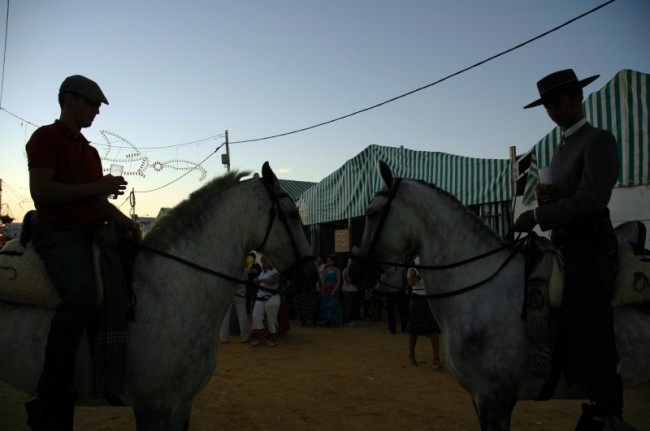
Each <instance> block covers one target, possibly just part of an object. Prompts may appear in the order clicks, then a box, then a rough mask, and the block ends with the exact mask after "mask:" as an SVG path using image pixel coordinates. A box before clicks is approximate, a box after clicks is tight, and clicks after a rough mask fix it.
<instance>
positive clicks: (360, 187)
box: [297, 145, 511, 225]
mask: <svg viewBox="0 0 650 431" xmlns="http://www.w3.org/2000/svg"><path fill="white" fill-rule="evenodd" d="M379 160H383V161H384V162H386V163H387V164H388V166H390V168H391V169H392V170H393V172H394V173H395V176H397V177H402V178H413V179H418V180H423V181H426V182H428V183H433V184H436V185H438V186H439V187H441V188H442V189H444V190H446V191H448V192H450V193H452V194H453V195H455V196H456V197H457V198H458V199H459V200H460V201H461V202H463V203H464V204H465V205H479V204H484V203H493V202H502V201H509V200H510V199H511V189H510V187H511V186H510V162H509V160H507V159H477V158H471V157H462V156H456V155H452V154H445V153H433V152H426V151H415V150H409V149H407V148H403V147H400V148H394V147H382V146H378V145H371V146H369V147H367V148H366V149H365V150H363V151H362V152H361V153H359V154H358V155H357V156H355V157H354V158H352V159H350V160H348V161H347V162H346V163H345V164H344V165H343V166H342V167H341V168H339V169H338V170H336V171H335V172H333V173H332V174H330V175H329V176H327V177H326V178H324V179H323V180H322V181H321V182H319V183H318V184H316V185H315V186H313V187H311V188H309V189H308V190H307V191H305V192H304V193H303V194H302V195H301V196H300V198H299V199H298V202H297V205H298V208H299V210H300V215H301V217H302V221H303V223H304V224H305V225H313V224H318V223H327V222H331V221H336V220H346V219H348V218H354V217H359V216H362V215H364V214H365V212H366V208H367V206H368V204H369V203H370V201H371V200H372V198H373V196H374V194H375V192H377V191H378V190H379V189H380V187H381V178H380V176H379V172H378V169H377V162H378V161H379Z"/></svg>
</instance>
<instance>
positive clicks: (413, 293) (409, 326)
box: [220, 252, 444, 370]
mask: <svg viewBox="0 0 650 431" xmlns="http://www.w3.org/2000/svg"><path fill="white" fill-rule="evenodd" d="M337 260H338V259H337V256H336V255H332V256H327V257H325V258H323V257H322V256H318V257H317V258H316V262H315V263H316V265H317V267H318V272H319V275H320V276H319V279H318V281H317V282H316V283H315V284H314V285H313V286H298V287H297V288H296V289H290V288H288V287H289V286H288V285H287V284H288V282H287V280H285V279H284V278H283V277H282V275H281V274H280V273H279V272H278V271H277V270H275V269H274V268H273V266H272V263H271V262H269V260H268V259H267V258H266V257H264V256H262V255H257V254H256V253H255V252H250V253H249V254H248V256H247V257H246V262H245V269H244V273H243V274H242V281H243V283H242V284H241V285H240V286H239V288H238V289H237V292H236V293H235V297H234V299H233V303H232V305H231V307H229V309H228V311H227V313H226V316H225V318H224V320H223V324H222V326H221V331H220V340H221V342H222V343H227V342H229V339H230V335H231V334H232V335H234V334H237V335H239V337H240V340H241V342H242V343H246V342H249V343H250V345H251V346H252V347H258V346H260V345H261V344H262V343H266V344H267V345H268V346H270V347H275V346H277V342H278V336H279V335H280V334H282V333H284V332H287V331H288V330H289V329H290V323H289V321H290V320H291V319H293V320H296V321H298V322H299V324H300V325H301V326H318V325H323V326H327V327H331V328H335V327H341V326H348V327H350V326H355V325H356V323H357V321H360V320H367V321H373V322H379V321H385V322H386V325H387V329H388V331H389V332H390V333H391V334H396V333H397V332H398V331H397V328H398V326H397V323H398V322H399V329H400V332H401V333H408V335H409V342H408V346H409V361H410V363H411V365H414V366H417V365H419V362H418V361H417V360H416V359H415V346H416V343H417V339H418V337H419V336H424V337H427V338H429V341H430V343H431V349H432V353H433V360H432V364H433V366H434V368H436V369H440V370H441V369H444V366H443V365H442V361H441V359H440V340H439V334H440V327H439V326H438V323H437V322H436V320H435V318H434V317H433V314H432V312H431V309H430V307H429V304H428V301H427V300H426V293H425V288H424V281H423V280H422V277H421V275H420V272H419V271H418V269H417V268H416V267H411V268H408V270H405V268H404V267H402V266H395V267H390V268H387V269H386V270H385V271H384V272H383V273H382V274H381V277H380V279H379V280H378V282H377V283H376V285H374V286H371V287H365V288H363V289H360V288H358V287H357V286H355V285H354V284H353V283H352V280H351V279H350V276H349V274H348V267H349V264H350V260H349V259H348V260H347V262H345V267H344V268H343V269H340V268H339V266H338V263H337ZM258 262H259V263H258ZM414 263H415V262H414ZM233 310H235V313H232V311H233ZM249 316H250V318H249ZM249 319H250V320H251V321H252V329H251V325H249Z"/></svg>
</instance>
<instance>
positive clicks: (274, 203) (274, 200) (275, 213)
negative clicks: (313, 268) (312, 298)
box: [254, 181, 314, 278]
mask: <svg viewBox="0 0 650 431" xmlns="http://www.w3.org/2000/svg"><path fill="white" fill-rule="evenodd" d="M262 184H263V185H264V188H265V189H266V191H267V193H268V195H269V197H270V198H271V208H269V216H270V220H269V224H268V226H267V228H266V233H265V234H264V239H262V242H261V243H260V245H259V246H257V247H256V248H255V249H254V250H257V251H262V250H264V247H265V246H266V243H267V241H268V239H269V235H270V234H271V229H272V228H273V223H274V222H275V219H276V218H278V219H280V221H281V222H282V225H283V226H284V230H285V231H286V232H287V235H288V236H289V240H290V241H291V247H292V248H293V251H294V254H295V255H296V260H295V261H294V263H293V265H291V266H290V267H289V268H287V269H285V270H283V271H280V272H281V273H282V274H283V275H285V276H287V277H288V278H290V277H291V275H292V274H293V272H294V271H295V269H296V267H298V266H301V265H303V264H305V263H306V262H308V261H313V259H314V257H313V256H302V255H301V254H300V249H299V248H298V243H297V242H296V239H295V238H294V236H293V235H292V234H291V227H290V226H289V221H288V220H287V215H286V214H285V213H284V212H282V211H281V210H280V208H279V207H278V202H279V200H280V199H292V198H291V196H290V195H289V194H288V193H287V192H281V193H276V192H274V191H273V189H272V188H271V186H270V185H269V184H267V182H266V181H262Z"/></svg>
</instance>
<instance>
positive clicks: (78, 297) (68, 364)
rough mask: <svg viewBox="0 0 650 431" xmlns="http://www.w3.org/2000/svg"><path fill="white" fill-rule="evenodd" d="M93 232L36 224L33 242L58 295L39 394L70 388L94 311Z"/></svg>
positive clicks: (61, 391) (64, 390)
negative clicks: (85, 329)
mask: <svg viewBox="0 0 650 431" xmlns="http://www.w3.org/2000/svg"><path fill="white" fill-rule="evenodd" d="M93 236H94V232H92V231H75V230H70V229H64V228H60V227H57V226H39V227H38V229H37V231H36V232H35V235H34V238H33V241H34V247H35V249H36V251H37V252H38V253H39V254H40V256H41V257H42V258H43V261H44V263H45V266H46V268H47V272H48V274H49V275H50V277H51V278H52V281H53V283H54V285H55V286H56V288H57V289H58V290H59V293H60V295H61V300H62V301H61V303H60V304H59V305H58V307H57V309H56V312H55V314H54V317H53V318H52V321H51V326H50V332H49V335H48V341H47V346H46V350H45V364H44V367H43V374H42V375H41V380H40V382H39V394H43V393H65V392H67V391H68V390H69V389H70V386H71V384H72V377H73V371H74V360H75V355H76V351H77V345H78V343H79V340H80V338H81V334H82V333H83V330H84V328H85V326H86V324H88V322H89V321H90V320H91V319H92V317H93V314H94V310H95V293H96V284H95V272H94V266H93V255H92V248H93Z"/></svg>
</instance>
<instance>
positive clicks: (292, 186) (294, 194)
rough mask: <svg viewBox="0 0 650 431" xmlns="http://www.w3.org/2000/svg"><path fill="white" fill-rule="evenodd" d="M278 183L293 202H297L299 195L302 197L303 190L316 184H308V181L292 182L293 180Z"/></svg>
mask: <svg viewBox="0 0 650 431" xmlns="http://www.w3.org/2000/svg"><path fill="white" fill-rule="evenodd" d="M278 181H280V185H281V186H282V188H283V189H284V191H286V192H287V193H288V194H289V196H291V199H293V200H294V202H295V201H297V200H298V198H299V197H300V195H302V194H303V193H304V192H305V190H307V189H309V188H310V187H311V186H313V185H314V184H316V183H313V182H309V181H294V180H278Z"/></svg>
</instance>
